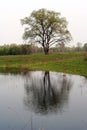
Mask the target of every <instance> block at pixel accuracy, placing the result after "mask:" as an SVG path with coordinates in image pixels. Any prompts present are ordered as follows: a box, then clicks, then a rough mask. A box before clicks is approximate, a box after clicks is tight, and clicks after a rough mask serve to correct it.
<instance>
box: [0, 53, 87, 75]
mask: <svg viewBox="0 0 87 130" xmlns="http://www.w3.org/2000/svg"><path fill="white" fill-rule="evenodd" d="M29 70H49V71H58V72H65V73H71V74H79V75H85V76H87V60H84V54H83V53H57V54H49V55H44V54H31V55H14V56H0V72H11V71H12V72H21V71H23V72H27V71H29Z"/></svg>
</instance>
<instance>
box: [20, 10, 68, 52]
mask: <svg viewBox="0 0 87 130" xmlns="http://www.w3.org/2000/svg"><path fill="white" fill-rule="evenodd" d="M21 23H22V25H25V30H24V34H23V39H24V40H29V41H30V40H33V42H34V43H36V42H38V43H40V44H41V46H42V47H43V49H44V52H45V54H48V53H49V48H50V47H51V46H52V45H53V44H56V43H61V42H62V43H66V42H69V41H70V40H71V34H70V32H69V31H68V29H67V24H68V23H67V21H66V19H65V18H64V17H61V16H60V13H58V12H54V11H50V10H46V9H39V10H37V11H33V12H32V13H31V15H30V16H29V17H25V18H24V19H22V20H21Z"/></svg>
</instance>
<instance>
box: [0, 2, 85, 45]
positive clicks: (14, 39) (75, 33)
mask: <svg viewBox="0 0 87 130" xmlns="http://www.w3.org/2000/svg"><path fill="white" fill-rule="evenodd" d="M41 8H46V9H49V10H54V11H57V12H60V13H61V16H62V17H66V19H67V21H68V29H69V31H70V32H71V35H72V37H73V43H74V44H75V43H77V42H81V43H86V42H87V0H0V45H4V44H11V43H17V44H19V43H23V40H22V34H23V27H22V26H21V23H20V19H22V18H24V17H25V16H29V15H30V13H31V12H32V11H33V10H38V9H41Z"/></svg>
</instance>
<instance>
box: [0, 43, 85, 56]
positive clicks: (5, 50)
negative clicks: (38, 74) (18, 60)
mask: <svg viewBox="0 0 87 130" xmlns="http://www.w3.org/2000/svg"><path fill="white" fill-rule="evenodd" d="M79 51H87V43H86V44H84V46H82V47H81V46H76V47H66V46H65V45H58V46H55V47H52V48H50V53H55V52H56V53H57V52H79ZM42 52H43V48H42V47H38V46H35V45H32V44H20V45H17V44H10V45H2V46H0V55H27V54H31V53H42Z"/></svg>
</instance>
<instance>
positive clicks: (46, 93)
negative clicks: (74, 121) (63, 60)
mask: <svg viewBox="0 0 87 130" xmlns="http://www.w3.org/2000/svg"><path fill="white" fill-rule="evenodd" d="M71 86H72V82H71V79H70V77H67V76H63V75H62V74H58V73H56V72H55V73H53V72H48V71H46V72H38V73H37V72H30V73H28V75H26V82H25V92H26V96H25V98H24V104H25V106H27V108H28V109H30V108H31V109H33V110H34V111H35V112H36V113H38V112H39V113H43V114H46V113H48V112H58V111H60V112H62V111H63V107H64V106H65V105H66V104H67V102H68V96H69V92H70V89H71Z"/></svg>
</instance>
